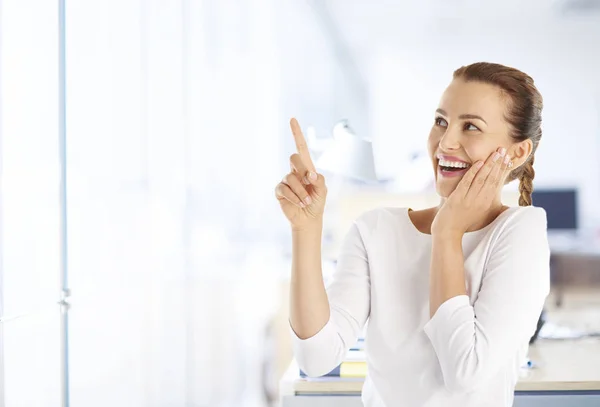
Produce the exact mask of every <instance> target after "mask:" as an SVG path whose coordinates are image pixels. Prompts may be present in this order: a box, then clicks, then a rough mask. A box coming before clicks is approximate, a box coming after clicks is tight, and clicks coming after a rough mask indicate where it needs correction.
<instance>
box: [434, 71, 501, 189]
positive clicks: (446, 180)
mask: <svg viewBox="0 0 600 407" xmlns="http://www.w3.org/2000/svg"><path fill="white" fill-rule="evenodd" d="M506 109H507V105H506V100H505V99H504V97H503V95H502V93H501V91H500V89H499V88H498V87H496V86H494V85H489V84H486V83H481V82H465V81H464V80H462V79H455V80H453V81H452V83H450V86H448V88H447V89H446V91H445V92H444V94H443V95H442V98H441V100H440V104H439V107H438V109H437V111H436V113H435V119H434V123H433V127H432V128H431V132H430V133H429V143H428V147H429V154H430V156H431V160H432V163H433V170H434V173H435V181H436V182H435V184H436V191H437V193H438V194H439V195H440V196H441V197H444V198H447V197H448V196H449V195H450V194H451V193H452V191H454V189H455V188H456V185H457V184H458V182H459V181H460V180H461V178H462V176H463V175H464V174H465V173H466V172H467V170H468V168H469V167H470V166H471V165H472V164H473V163H475V162H476V161H478V160H483V161H485V160H487V159H488V157H489V156H490V154H491V153H492V152H494V151H496V150H497V149H498V148H499V147H504V148H506V149H507V150H509V147H510V146H511V145H512V144H513V139H512V138H511V137H510V135H509V130H510V127H509V124H508V123H507V122H506V120H505V119H504V114H505V112H506ZM509 154H510V153H509ZM511 158H512V157H511Z"/></svg>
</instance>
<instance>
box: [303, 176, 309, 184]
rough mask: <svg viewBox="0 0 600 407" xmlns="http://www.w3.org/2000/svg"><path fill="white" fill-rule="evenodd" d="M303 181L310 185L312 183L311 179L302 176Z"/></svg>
mask: <svg viewBox="0 0 600 407" xmlns="http://www.w3.org/2000/svg"><path fill="white" fill-rule="evenodd" d="M302 182H303V183H304V185H309V184H310V181H309V180H308V178H306V177H304V178H302Z"/></svg>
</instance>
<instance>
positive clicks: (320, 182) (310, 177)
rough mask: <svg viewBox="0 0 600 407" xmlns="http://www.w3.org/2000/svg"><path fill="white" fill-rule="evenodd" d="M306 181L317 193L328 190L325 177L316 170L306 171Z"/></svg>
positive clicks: (320, 193)
mask: <svg viewBox="0 0 600 407" xmlns="http://www.w3.org/2000/svg"><path fill="white" fill-rule="evenodd" d="M306 182H308V183H309V184H310V185H312V186H313V188H314V191H315V193H316V194H317V195H322V194H325V193H326V192H327V189H326V187H325V177H323V175H321V174H318V173H317V172H315V171H308V172H307V173H306Z"/></svg>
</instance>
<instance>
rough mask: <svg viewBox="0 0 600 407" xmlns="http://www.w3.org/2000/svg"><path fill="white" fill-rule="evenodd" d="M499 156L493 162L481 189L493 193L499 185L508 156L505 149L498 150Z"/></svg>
mask: <svg viewBox="0 0 600 407" xmlns="http://www.w3.org/2000/svg"><path fill="white" fill-rule="evenodd" d="M499 153H500V158H499V159H498V160H497V161H496V162H495V165H494V167H493V168H492V170H491V171H490V174H489V175H488V178H487V180H486V182H485V184H484V186H483V189H482V191H483V190H485V191H487V192H489V193H493V194H495V193H496V191H497V190H498V187H499V186H500V183H501V181H502V179H503V177H504V175H505V170H506V167H507V165H508V160H509V159H510V157H509V156H508V155H507V154H506V149H502V150H501V151H499Z"/></svg>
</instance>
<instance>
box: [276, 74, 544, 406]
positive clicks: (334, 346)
mask: <svg viewBox="0 0 600 407" xmlns="http://www.w3.org/2000/svg"><path fill="white" fill-rule="evenodd" d="M541 112H542V97H541V95H540V94H539V92H538V90H537V89H536V87H535V86H534V83H533V80H532V79H531V77H529V76H528V75H526V74H524V73H522V72H520V71H518V70H516V69H513V68H509V67H505V66H502V65H498V64H491V63H476V64H472V65H469V66H465V67H462V68H460V69H458V70H457V71H456V72H454V78H453V80H452V82H451V83H450V85H449V86H448V88H447V89H446V91H445V92H444V94H443V96H442V98H441V101H440V104H439V108H438V109H437V111H436V113H435V119H434V121H433V126H432V129H431V132H430V134H429V143H428V146H429V154H430V156H431V161H432V164H433V170H434V173H435V185H436V190H437V193H438V194H439V195H440V197H441V199H440V204H439V205H438V206H436V207H433V208H428V209H424V210H412V209H410V208H408V209H407V208H379V209H376V210H371V211H368V212H366V213H365V214H363V215H362V216H360V217H359V218H358V219H357V220H356V221H355V222H354V223H353V225H352V227H351V229H350V231H349V233H348V235H347V237H346V239H345V242H344V244H343V247H342V249H341V252H340V253H339V258H338V267H337V269H336V272H335V273H334V276H333V280H332V282H331V284H330V285H329V286H328V287H327V289H326V288H325V287H324V284H323V279H322V274H321V232H322V225H323V219H322V216H323V209H324V205H325V197H326V194H327V188H326V186H325V180H324V179H323V177H322V175H320V174H317V173H316V171H315V167H314V166H313V163H312V161H311V159H310V156H309V154H308V150H307V146H306V143H305V141H304V138H303V136H302V133H301V131H300V128H299V126H298V123H297V122H296V121H295V120H294V119H292V121H291V127H292V131H293V133H294V137H295V139H296V144H297V149H298V154H294V155H292V157H291V158H290V161H291V168H292V171H291V172H290V173H289V174H288V175H286V176H285V178H284V179H283V182H282V183H280V184H278V185H277V188H276V195H277V198H278V199H279V202H280V204H281V208H282V210H283V212H284V214H285V216H286V217H287V219H288V220H289V221H290V223H291V227H292V235H293V262H292V279H291V301H290V325H291V328H292V336H293V341H294V354H295V357H296V359H297V361H298V364H299V366H300V368H301V369H302V370H303V371H304V372H306V373H307V374H308V375H309V376H320V375H323V374H326V373H327V372H329V371H331V370H332V369H333V368H334V367H336V366H337V365H338V364H339V363H340V362H341V360H342V358H343V357H344V355H345V353H346V351H347V350H348V349H349V348H350V347H351V346H352V345H353V344H354V343H355V341H356V339H357V337H358V336H359V335H360V334H361V333H362V330H363V327H364V325H365V323H366V322H367V320H369V323H368V326H367V330H366V344H367V366H368V376H367V378H366V380H365V384H364V387H363V393H362V399H363V402H364V404H365V405H366V406H369V407H375V406H377V407H379V406H388V407H392V406H394V407H395V406H402V407H407V406H411V407H417V406H418V407H420V406H443V407H451V406H460V407H469V406H498V407H500V406H503V407H504V406H512V403H513V393H514V389H515V384H516V382H517V379H518V373H519V368H520V366H521V362H522V361H523V360H524V358H525V354H526V351H527V346H528V341H529V339H530V337H531V336H532V334H533V333H534V331H535V328H536V322H537V320H538V317H539V315H540V312H541V311H542V307H543V305H544V301H545V298H546V296H547V294H548V291H549V249H548V243H547V234H546V215H545V212H544V210H543V209H541V208H535V207H532V206H530V205H531V191H532V181H533V177H534V171H533V161H534V160H533V159H534V154H535V152H536V149H537V146H538V143H539V141H540V138H541V134H542V133H541ZM514 179H518V180H519V190H520V199H519V205H520V206H519V207H507V206H505V205H503V204H502V202H501V189H502V187H503V185H504V184H506V183H507V182H509V181H512V180H514Z"/></svg>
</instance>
